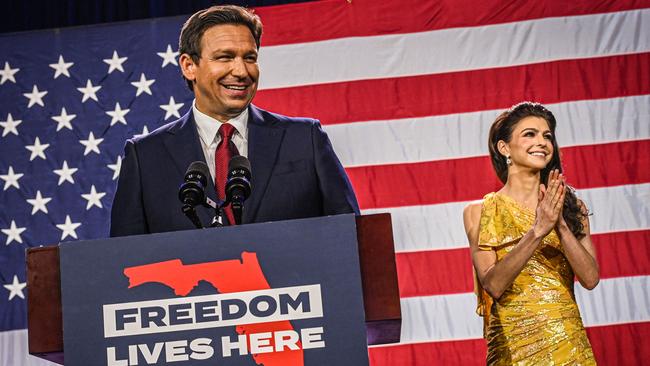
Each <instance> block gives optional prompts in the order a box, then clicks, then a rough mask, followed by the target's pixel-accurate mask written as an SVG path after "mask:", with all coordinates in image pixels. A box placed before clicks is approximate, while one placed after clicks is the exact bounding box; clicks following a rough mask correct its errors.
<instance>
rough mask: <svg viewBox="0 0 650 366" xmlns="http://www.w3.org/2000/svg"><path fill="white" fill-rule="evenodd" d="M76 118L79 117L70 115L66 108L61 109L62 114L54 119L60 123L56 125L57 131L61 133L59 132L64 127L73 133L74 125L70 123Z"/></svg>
mask: <svg viewBox="0 0 650 366" xmlns="http://www.w3.org/2000/svg"><path fill="white" fill-rule="evenodd" d="M75 117H77V115H76V114H68V112H66V110H65V107H63V108H61V114H60V115H58V116H53V117H52V119H53V120H55V121H57V122H58V124H57V125H56V131H57V132H59V130H61V129H62V128H63V127H65V128H67V129H69V130H71V131H72V125H71V124H70V121H72V120H73V119H74V118H75Z"/></svg>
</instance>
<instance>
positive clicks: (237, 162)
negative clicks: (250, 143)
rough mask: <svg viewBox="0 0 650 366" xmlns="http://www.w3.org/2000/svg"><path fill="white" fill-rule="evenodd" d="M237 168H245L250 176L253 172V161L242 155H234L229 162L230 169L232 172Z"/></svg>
mask: <svg viewBox="0 0 650 366" xmlns="http://www.w3.org/2000/svg"><path fill="white" fill-rule="evenodd" d="M236 169H243V170H245V171H246V173H247V174H246V175H248V176H250V174H251V162H250V161H249V160H248V158H247V157H245V156H242V155H235V156H233V157H232V158H231V159H230V161H229V162H228V171H229V172H232V171H233V170H236Z"/></svg>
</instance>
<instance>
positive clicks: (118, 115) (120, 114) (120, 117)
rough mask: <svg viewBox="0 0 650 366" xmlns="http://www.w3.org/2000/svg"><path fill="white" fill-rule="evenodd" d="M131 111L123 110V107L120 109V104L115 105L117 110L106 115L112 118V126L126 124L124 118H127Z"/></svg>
mask: <svg viewBox="0 0 650 366" xmlns="http://www.w3.org/2000/svg"><path fill="white" fill-rule="evenodd" d="M129 111H130V109H122V107H120V103H115V109H114V110H112V111H107V112H106V114H108V115H109V116H111V117H112V118H111V126H112V125H114V124H116V123H118V122H120V123H122V124H126V119H124V116H126V114H127V113H129Z"/></svg>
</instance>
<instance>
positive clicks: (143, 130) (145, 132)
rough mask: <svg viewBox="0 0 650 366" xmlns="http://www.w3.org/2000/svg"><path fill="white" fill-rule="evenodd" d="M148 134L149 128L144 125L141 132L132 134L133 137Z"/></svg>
mask: <svg viewBox="0 0 650 366" xmlns="http://www.w3.org/2000/svg"><path fill="white" fill-rule="evenodd" d="M148 134H149V129H148V128H147V126H146V125H145V126H144V127H142V133H137V134H135V135H133V137H142V136H146V135H148Z"/></svg>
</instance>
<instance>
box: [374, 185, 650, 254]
mask: <svg viewBox="0 0 650 366" xmlns="http://www.w3.org/2000/svg"><path fill="white" fill-rule="evenodd" d="M434 188H435V187H434ZM577 194H578V197H579V198H580V199H582V200H583V201H584V202H585V204H586V205H587V207H588V208H589V210H590V211H591V212H593V215H592V216H590V224H591V233H592V234H599V233H607V232H612V231H633V230H643V229H648V228H650V183H645V184H633V185H624V186H616V187H602V188H591V189H581V190H579V191H578V193H577ZM468 203H469V202H452V203H444V204H438V205H423V206H407V207H395V208H384V209H369V210H363V212H362V213H363V214H373V213H379V212H390V213H391V215H392V219H393V235H394V238H395V251H396V252H411V251H419V250H436V249H453V248H464V247H467V246H468V244H467V237H466V236H465V231H464V229H463V208H464V207H465V206H467V204H468Z"/></svg>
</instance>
